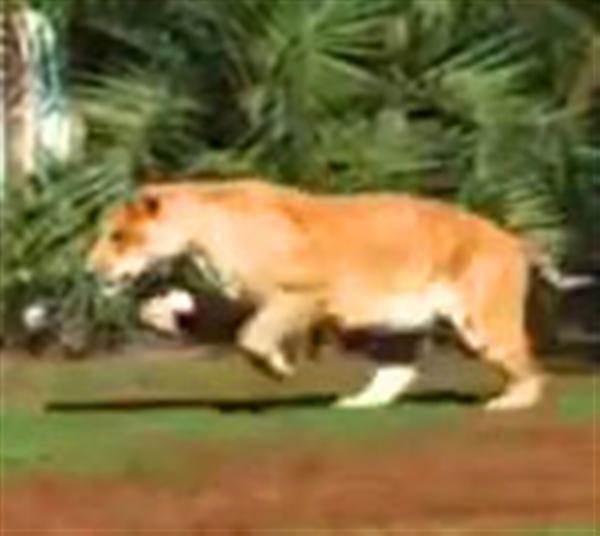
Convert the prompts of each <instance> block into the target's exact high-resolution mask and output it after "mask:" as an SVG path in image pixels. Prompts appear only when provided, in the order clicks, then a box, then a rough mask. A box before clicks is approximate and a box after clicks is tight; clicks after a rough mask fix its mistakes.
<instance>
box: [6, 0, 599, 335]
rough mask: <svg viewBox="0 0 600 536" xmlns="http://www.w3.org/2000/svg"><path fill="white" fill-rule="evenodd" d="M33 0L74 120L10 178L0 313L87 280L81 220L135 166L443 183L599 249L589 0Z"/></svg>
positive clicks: (406, 187) (523, 222) (555, 242)
mask: <svg viewBox="0 0 600 536" xmlns="http://www.w3.org/2000/svg"><path fill="white" fill-rule="evenodd" d="M31 3H32V4H33V5H35V6H36V7H38V8H39V9H41V10H43V11H45V12H46V13H48V15H49V16H50V17H51V18H52V20H53V21H54V23H55V25H56V27H57V28H58V29H59V31H60V35H61V40H62V42H64V50H65V51H66V54H65V66H66V69H65V75H66V76H67V77H68V80H69V86H70V88H71V89H72V98H73V101H74V102H75V104H76V106H77V108H78V109H79V110H81V112H82V114H83V116H84V118H85V124H86V127H87V139H86V151H85V154H84V156H83V157H81V159H80V160H79V161H78V162H75V163H73V164H72V165H70V166H69V167H68V168H63V169H55V170H52V171H50V172H48V174H47V176H44V177H39V178H38V179H37V180H35V181H31V182H30V183H29V184H28V185H27V188H25V187H24V186H23V185H22V184H14V185H12V187H11V191H10V192H9V193H10V195H9V196H8V197H7V199H8V201H7V202H6V203H5V205H6V206H3V220H4V221H3V224H4V226H5V229H4V231H5V232H4V233H3V241H4V242H3V250H4V253H5V254H4V255H3V260H2V266H1V268H2V273H3V278H2V285H1V292H2V300H1V305H2V315H3V319H4V325H5V326H7V325H9V324H7V323H6V321H7V319H9V317H11V315H12V316H13V317H14V315H15V311H18V310H19V307H18V306H17V303H19V304H20V303H21V302H22V301H23V297H24V296H27V297H29V296H34V295H36V293H40V292H41V293H42V294H43V293H48V292H50V293H52V294H54V295H56V294H58V295H61V296H70V295H72V294H73V293H75V294H77V292H79V293H80V294H82V293H83V294H84V295H85V294H86V292H88V291H82V290H81V288H82V283H81V277H78V275H77V274H81V270H80V268H79V265H80V263H81V261H80V259H81V250H82V249H83V248H85V243H86V242H85V239H86V237H87V236H89V233H90V231H92V230H93V226H94V222H95V220H96V218H97V216H98V215H99V214H101V212H102V209H103V208H104V207H105V206H106V205H107V203H109V202H111V201H113V200H114V199H116V198H118V197H120V196H122V195H126V194H127V192H128V191H129V190H130V187H131V186H132V185H133V184H134V183H135V177H137V176H138V175H139V173H140V171H142V170H148V169H152V170H154V171H159V172H169V173H199V174H207V173H212V174H223V175H227V174H236V173H258V174H263V175H265V176H268V177H271V178H272V179H273V180H278V181H283V182H288V183H292V184H298V185H301V186H302V187H305V188H308V189H313V190H326V191H346V192H349V191H359V190H377V189H389V190H403V191H411V192H416V193H424V194H429V195H436V196H441V197H444V198H448V199H450V200H453V201H455V202H457V203H460V204H462V205H465V206H467V207H469V208H471V209H473V210H477V211H479V212H481V213H484V214H486V215H488V216H490V217H492V218H494V219H495V220H497V221H499V222H501V223H502V224H503V225H504V226H506V227H509V228H512V229H516V230H519V231H520V232H525V233H529V234H531V235H534V236H536V237H537V238H538V239H540V240H542V241H543V242H544V243H545V244H546V246H547V247H548V248H549V249H550V250H551V251H552V252H554V253H555V254H556V256H557V259H559V260H562V261H567V262H571V263H578V264H580V265H586V266H590V265H592V264H593V263H594V262H596V263H597V262H598V258H597V257H596V258H595V260H594V257H593V252H592V251H591V246H592V245H593V240H594V238H597V237H598V232H599V230H600V229H599V223H598V220H599V218H597V217H596V216H597V214H599V211H600V176H599V174H598V169H599V168H600V150H599V149H598V147H597V144H596V145H595V142H597V141H598V138H599V136H600V120H598V110H599V104H598V92H599V89H598V88H599V87H600V82H599V80H598V78H599V75H598V74H597V72H598V65H597V63H596V62H597V61H598V59H597V57H596V56H600V54H596V55H595V53H598V52H599V51H600V34H599V31H600V10H599V9H598V7H597V6H598V4H597V3H596V2H595V1H593V0H545V1H536V2H533V1H528V0H486V1H480V0H295V1H291V0H236V1H219V0H177V1H173V0H125V1H123V0H70V1H67V0H63V1H62V2H55V1H53V0H31ZM594 67H596V70H594ZM596 255H597V253H596ZM55 282H56V283H55ZM59 282H60V283H59ZM84 286H85V288H86V289H87V288H88V287H89V285H87V284H86V285H84ZM49 289H50V290H49ZM59 289H60V290H59ZM77 289H79V290H77ZM15 296H19V297H20V298H19V299H18V300H17V299H16V298H15ZM91 299H92V298H89V296H88V301H89V300H91ZM15 300H16V301H15ZM67 301H68V300H67ZM92 301H93V300H92ZM79 310H85V311H86V312H85V315H84V316H82V314H83V313H73V314H71V313H65V315H66V317H68V318H73V315H75V317H76V318H79V319H80V321H81V318H85V319H91V320H93V318H94V315H93V314H91V313H90V312H89V308H87V309H86V308H85V307H84V308H81V307H80V308H79ZM77 314H79V316H77Z"/></svg>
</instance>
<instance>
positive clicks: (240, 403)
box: [44, 394, 337, 413]
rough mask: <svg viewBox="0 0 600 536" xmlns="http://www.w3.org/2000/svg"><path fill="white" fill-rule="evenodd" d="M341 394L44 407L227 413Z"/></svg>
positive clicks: (51, 407) (324, 402)
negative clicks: (191, 410) (193, 409)
mask: <svg viewBox="0 0 600 536" xmlns="http://www.w3.org/2000/svg"><path fill="white" fill-rule="evenodd" d="M336 398H337V396H336V395H333V394H330V395H329V394H325V395H299V396H292V397H286V398H256V399H247V400H222V399H202V398H171V399H153V398H145V399H135V400H123V399H121V400H112V401H90V402H50V403H48V404H46V405H45V407H44V410H45V411H49V412H93V411H117V412H118V411H149V410H152V411H155V410H168V409H182V408H184V409H192V408H199V409H212V410H216V411H220V412H223V413H229V412H250V413H259V412H263V411H268V410H273V409H280V408H290V409H294V408H309V407H327V406H329V405H331V404H332V403H333V402H334V401H335V400H336Z"/></svg>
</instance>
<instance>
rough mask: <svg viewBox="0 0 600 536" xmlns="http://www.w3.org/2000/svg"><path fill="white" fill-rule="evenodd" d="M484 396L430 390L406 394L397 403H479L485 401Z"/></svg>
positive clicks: (468, 404)
mask: <svg viewBox="0 0 600 536" xmlns="http://www.w3.org/2000/svg"><path fill="white" fill-rule="evenodd" d="M485 400H486V398H485V397H482V396H479V395H474V394H468V393H455V392H453V391H432V392H427V393H416V394H407V395H404V396H403V397H402V399H401V400H399V401H398V403H399V404H401V403H402V402H414V403H418V404H449V403H450V404H459V405H465V406H470V405H480V404H482V403H483V402H485Z"/></svg>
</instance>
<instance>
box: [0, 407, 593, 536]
mask: <svg viewBox="0 0 600 536" xmlns="http://www.w3.org/2000/svg"><path fill="white" fill-rule="evenodd" d="M460 428H461V429H460V430H455V431H453V432H452V433H451V434H449V435H448V433H445V434H441V433H439V432H438V431H433V432H431V435H430V436H429V437H428V438H427V440H423V441H422V440H420V439H417V440H413V439H412V438H411V437H408V438H402V437H398V438H397V439H396V440H395V441H394V442H392V441H389V440H388V441H386V444H385V446H381V447H378V446H377V445H373V448H372V449H365V448H364V446H363V448H362V449H353V448H350V447H348V446H345V447H340V446H339V445H338V446H323V445H320V446H316V445H296V446H294V445H288V446H286V448H285V449H281V450H279V451H276V452H274V451H273V450H270V451H269V452H262V453H258V454H253V455H248V454H246V455H244V454H243V453H238V454H236V455H234V456H233V457H232V456H231V455H227V456H223V455H220V454H219V453H218V452H206V451H203V450H202V449H201V448H188V447H182V446H176V447H175V448H174V452H173V455H174V456H183V457H185V460H186V462H185V463H189V467H190V469H189V470H190V472H192V473H193V472H194V471H196V472H197V473H198V474H197V478H196V479H193V480H195V482H196V484H195V485H189V486H186V487H182V488H179V489H174V488H172V487H162V486H157V485H156V484H151V485H150V484H144V483H140V482H137V483H134V482H135V481H133V482H132V481H131V480H127V479H121V478H120V479H112V480H111V479H104V480H94V481H90V480H83V479H76V478H75V477H70V478H66V477H61V478H59V477H43V476H36V477H35V478H33V479H29V480H27V481H25V482H21V483H20V484H19V485H17V486H13V487H11V488H10V489H8V490H6V491H5V492H4V496H3V497H2V511H1V516H2V519H3V527H4V530H3V532H2V534H5V535H9V534H31V535H32V536H33V535H40V536H42V535H46V534H47V535H50V534H52V535H53V536H55V535H62V534H77V535H81V536H85V535H90V536H92V535H97V534H100V533H109V532H110V533H111V534H142V533H145V532H146V531H148V533H150V532H152V533H153V534H178V535H188V534H189V535H192V534H194V535H205V534H206V535H209V534H213V533H214V534H233V535H254V534H256V535H259V534H277V535H279V534H281V535H284V534H285V533H286V531H288V530H290V529H296V530H298V531H299V532H298V533H301V534H311V535H312V534H317V531H319V533H321V534H334V533H337V534H340V533H341V534H374V535H382V534H400V533H401V534H410V535H414V536H418V535H420V534H432V535H433V534H435V535H438V534H439V535H443V534H449V532H448V531H449V530H450V528H455V529H460V530H459V532H458V533H460V534H463V533H465V532H466V531H470V534H481V535H484V534H486V533H487V532H488V531H490V530H494V531H496V532H495V534H516V533H519V531H522V530H524V529H527V528H528V527H537V528H539V527H560V526H572V525H576V526H581V525H583V526H587V527H593V526H594V515H595V513H594V508H595V507H596V508H599V504H600V503H598V497H597V496H596V497H594V493H596V494H597V493H598V490H597V489H595V488H594V481H593V479H594V478H596V479H597V477H598V475H597V473H595V471H597V470H598V468H597V465H596V466H595V465H594V463H597V460H598V459H599V452H598V447H599V445H598V444H597V443H595V442H594V441H593V439H594V438H593V437H592V434H593V433H594V432H593V427H590V426H589V425H587V426H582V425H557V424H556V423H551V422H548V421H547V420H545V419H543V418H542V419H540V418H539V416H538V417H536V418H533V417H527V416H515V417H508V416H506V417H505V416H502V417H500V418H494V420H492V419H491V418H489V417H488V416H486V415H477V416H472V418H471V419H470V422H468V423H465V424H461V425H460ZM403 439H404V441H403ZM436 439H437V440H436ZM178 449H179V450H178ZM210 460H212V469H211V470H210V471H209V472H207V471H206V470H204V471H202V470H199V469H198V467H200V466H203V467H206V465H207V463H208V464H209V465H210ZM594 460H596V462H595V461H594ZM195 467H196V469H195ZM596 488H597V481H596ZM595 521H596V522H597V521H598V519H597V517H596V520H595ZM300 529H302V530H300ZM359 529H361V530H363V532H360V531H359ZM452 534H457V533H452Z"/></svg>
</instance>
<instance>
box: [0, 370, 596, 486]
mask: <svg viewBox="0 0 600 536" xmlns="http://www.w3.org/2000/svg"><path fill="white" fill-rule="evenodd" d="M0 365H1V366H2V395H3V397H2V402H3V404H2V411H1V413H0V418H1V421H2V423H1V428H0V430H1V439H2V444H1V450H0V463H1V468H2V472H3V476H6V477H8V478H19V477H22V476H24V475H28V474H40V473H61V474H62V473H76V474H87V475H90V474H99V475H131V474H135V475H138V476H147V477H158V478H162V477H167V476H169V475H173V474H175V475H177V476H178V477H179V476H181V474H183V473H185V470H186V469H185V467H189V465H187V466H186V464H185V463H183V462H185V460H183V459H177V457H173V456H172V450H173V448H178V447H181V446H185V445H188V444H190V445H193V446H194V448H195V449H197V448H200V449H206V450H207V452H217V451H219V452H230V453H231V452H234V453H235V452H238V453H240V455H245V454H246V453H248V452H252V451H253V450H254V449H257V450H258V449H264V445H265V444H270V445H272V446H273V448H276V445H277V444H279V443H285V442H288V443H289V442H290V441H292V442H296V443H298V442H306V443H308V444H311V443H312V444H319V445H321V444H327V445H330V446H332V448H335V445H339V444H343V445H346V446H347V445H353V446H354V445H357V446H360V447H361V448H362V447H364V446H365V445H369V448H377V446H378V445H379V444H385V443H386V442H387V444H388V445H389V443H390V441H397V440H398V438H402V441H419V440H427V433H425V431H427V430H431V431H437V432H439V431H440V430H442V431H445V432H444V433H446V432H448V431H452V430H454V429H456V428H457V424H459V423H460V422H461V421H462V420H463V417H464V416H465V415H468V414H473V413H474V412H476V411H479V408H478V406H472V405H461V404H457V403H456V402H454V401H452V400H451V399H448V400H442V401H439V402H435V403H425V402H423V401H404V402H402V403H399V404H396V405H394V406H391V407H388V408H383V409H378V410H370V411H339V410H338V411H336V410H332V409H331V408H329V407H327V406H326V405H322V406H315V405H306V406H303V405H302V404H299V405H295V406H294V405H292V406H280V407H278V406H277V405H275V406H273V407H272V408H271V409H268V410H265V411H261V412H253V411H250V410H244V409H243V408H242V407H240V408H238V409H237V410H236V411H228V412H222V411H218V410H217V409H211V408H210V407H195V406H194V405H189V406H186V405H185V403H184V404H183V405H181V406H178V407H164V408H157V409H144V410H141V411H132V410H125V411H123V410H106V409H101V408H99V407H96V408H95V409H94V410H93V411H49V410H48V404H51V403H62V404H66V405H67V406H68V405H69V404H70V403H78V404H81V403H89V404H92V405H93V404H97V403H104V402H116V401H129V403H131V404H133V405H135V404H136V403H138V402H139V403H140V404H143V403H144V401H148V400H180V401H184V400H186V399H190V400H198V399H207V400H214V401H215V402H219V401H221V402H223V401H226V400H230V401H231V400H238V401H241V400H253V399H254V400H255V399H272V400H277V399H286V398H287V399H289V398H290V397H292V398H293V397H299V396H306V395H323V394H340V393H346V392H351V391H353V390H355V389H357V388H358V387H359V386H360V385H361V384H362V383H363V382H364V381H365V378H366V370H365V366H364V365H363V364H360V363H354V362H344V363H343V364H342V363H340V362H333V363H328V362H326V363H323V364H319V365H314V366H312V365H311V366H306V367H304V368H303V369H302V370H301V371H300V373H299V375H298V377H297V378H295V379H294V380H292V381H289V382H284V383H277V382H273V381H271V380H268V379H265V378H263V377H262V376H260V375H259V374H257V373H256V372H254V371H253V370H251V369H250V368H249V367H248V366H247V365H246V364H245V363H242V362H241V361H240V360H236V359H231V360H222V361H209V362H202V361H199V360H194V359H175V360H168V359H161V360H148V359H110V358H109V359H97V360H90V361H82V362H71V363H68V362H59V361H51V360H50V361H40V362H34V361H16V360H2V361H0ZM596 387H597V382H596V381H595V380H594V379H592V377H591V376H587V377H583V376H582V377H581V380H579V379H578V380H577V381H572V380H569V381H568V382H566V383H565V385H564V386H562V387H561V388H560V389H559V394H558V401H557V404H556V406H555V407H556V417H557V419H559V420H561V421H568V422H571V421H575V422H582V421H583V422H590V421H593V419H594V418H595V416H597V413H596V409H595V408H594V396H595V388H596ZM63 409H64V408H63ZM181 452H185V449H183V450H182V451H181ZM174 458H175V459H174ZM180 461H181V462H182V463H181V467H180V466H179V462H180Z"/></svg>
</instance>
